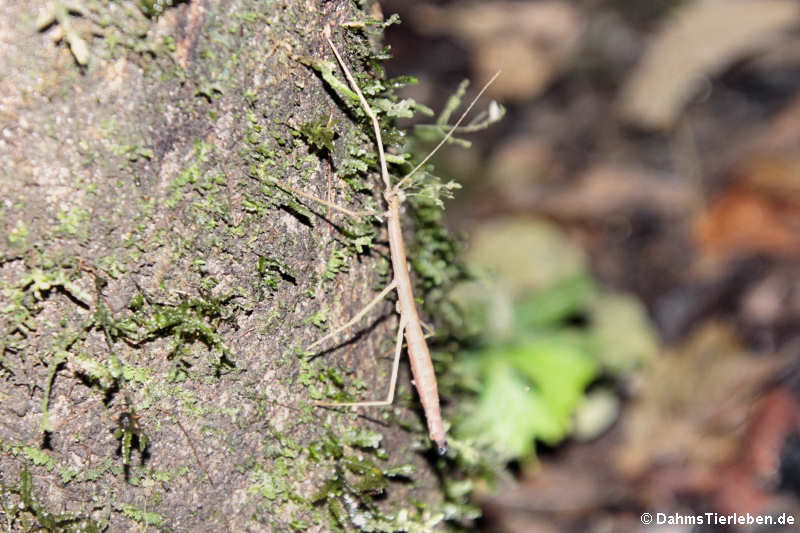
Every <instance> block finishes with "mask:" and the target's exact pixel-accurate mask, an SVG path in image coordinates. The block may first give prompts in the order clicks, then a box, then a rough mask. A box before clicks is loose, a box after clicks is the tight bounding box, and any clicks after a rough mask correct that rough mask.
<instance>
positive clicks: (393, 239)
mask: <svg viewBox="0 0 800 533" xmlns="http://www.w3.org/2000/svg"><path fill="white" fill-rule="evenodd" d="M327 40H328V44H329V45H330V47H331V50H333V54H334V55H335V56H336V60H337V61H338V62H339V66H340V67H341V68H342V71H344V74H345V77H346V78H347V82H348V84H349V85H350V88H351V89H352V90H353V92H355V93H356V95H358V100H359V102H360V104H361V107H362V108H363V110H364V113H365V114H366V115H367V116H368V117H369V119H370V121H371V122H372V127H373V129H374V132H375V144H376V146H377V148H378V160H379V163H380V172H381V180H382V181H383V185H384V192H383V198H384V200H385V202H386V207H387V210H386V212H385V214H384V215H385V216H386V226H387V230H388V234H389V251H390V255H391V259H392V270H393V271H394V278H393V279H392V282H391V283H389V285H388V286H387V287H386V288H385V289H383V291H381V293H380V294H378V295H377V296H376V297H375V298H374V299H373V300H372V301H370V302H369V303H368V304H367V305H366V307H364V308H363V309H362V310H361V311H359V312H358V313H357V314H356V315H355V316H354V317H353V318H352V319H351V320H349V321H348V322H347V323H346V324H344V325H343V326H341V327H339V328H337V329H336V330H335V331H332V332H331V333H329V334H328V335H325V336H324V337H322V338H321V339H319V340H317V341H316V342H314V343H312V344H311V345H309V346H308V348H307V349H308V350H311V349H312V348H314V347H315V346H317V345H319V344H321V343H322V342H324V341H325V340H327V339H329V338H331V337H333V336H334V335H337V334H338V333H340V332H342V331H344V330H346V329H347V328H349V327H351V326H353V325H354V324H356V323H357V322H358V321H359V320H360V319H361V318H362V317H363V316H364V315H365V314H366V313H367V312H368V311H369V310H370V309H371V308H372V307H374V306H375V305H377V304H378V303H379V302H380V301H381V300H383V298H385V297H386V295H388V294H389V293H390V292H391V291H393V290H396V291H397V312H398V314H399V315H400V320H399V324H398V327H397V338H396V341H395V349H394V361H393V363H392V375H391V378H390V383H389V391H388V393H387V395H386V399H385V400H375V401H366V402H350V403H331V402H315V405H318V406H325V407H373V406H385V405H391V404H392V402H393V401H394V394H395V388H396V385H397V373H398V369H399V366H400V353H401V351H402V348H403V335H404V334H405V339H406V346H407V351H408V359H409V361H410V363H411V374H412V376H413V378H414V384H415V385H416V387H417V393H418V394H419V399H420V402H421V403H422V408H423V410H424V412H425V418H426V420H427V422H428V434H429V436H430V439H431V441H433V442H434V443H435V444H436V447H437V449H438V452H439V454H440V455H444V454H445V453H447V439H446V437H445V429H444V424H443V422H442V415H441V411H440V408H439V392H438V387H437V383H436V374H435V373H434V370H433V363H432V361H431V355H430V351H429V350H428V344H427V343H426V342H425V335H424V334H423V332H422V325H421V321H420V318H419V313H418V312H417V306H416V303H415V302H414V290H413V285H412V283H411V277H410V275H409V270H408V260H407V258H406V249H405V242H404V240H403V231H402V227H401V224H400V205H401V204H402V203H403V201H404V200H405V195H404V194H403V186H404V185H406V184H407V183H408V182H409V180H410V179H411V178H412V176H413V175H414V174H415V173H416V172H417V171H418V170H419V169H420V168H422V166H423V165H424V164H425V163H427V162H428V160H429V159H430V158H431V157H433V155H434V154H435V153H436V152H437V151H438V150H439V148H441V147H442V146H443V145H444V144H445V143H446V142H447V141H448V140H449V139H450V137H451V136H452V134H453V132H455V131H456V129H457V128H458V127H459V125H460V124H461V122H462V121H463V120H464V118H465V117H466V116H467V114H468V113H469V112H470V110H471V109H472V107H473V106H474V105H475V103H476V102H477V101H478V99H479V98H480V97H481V95H482V94H483V93H484V92H485V91H486V89H488V88H489V85H491V84H492V82H493V81H494V80H495V79H496V78H497V76H498V75H499V74H500V73H499V72H498V73H497V74H495V75H494V77H492V79H490V80H489V81H488V82H487V83H486V85H484V87H483V88H482V89H481V90H480V92H479V93H478V95H477V96H476V97H475V98H474V99H473V100H472V102H471V103H470V104H469V106H467V108H466V110H465V111H464V113H463V114H462V115H461V117H460V118H459V119H458V121H456V123H455V125H453V126H452V127H451V128H450V129H449V130H448V132H447V134H446V135H445V136H444V137H443V138H442V140H441V141H440V142H439V144H438V145H436V147H435V148H434V149H433V150H432V151H431V152H430V153H429V154H428V155H427V156H426V157H425V158H424V159H423V160H422V161H421V162H420V163H419V164H418V165H417V166H416V167H414V169H413V170H411V172H409V173H408V174H406V175H405V176H403V178H401V179H400V180H399V181H398V182H397V183H396V184H394V185H392V180H391V178H390V176H389V170H388V168H387V164H386V155H385V153H384V149H383V139H382V137H381V129H380V124H379V122H378V118H377V116H376V115H375V113H374V112H373V110H372V108H371V107H370V105H369V103H368V102H367V99H366V98H364V95H363V93H362V92H361V89H360V88H359V87H358V85H357V84H356V82H355V79H354V78H353V75H352V74H351V73H350V69H349V68H348V67H347V64H346V63H345V62H344V60H343V59H342V56H341V55H340V54H339V51H338V50H337V49H336V46H334V44H333V41H331V40H330V39H327ZM304 196H306V197H307V195H304Z"/></svg>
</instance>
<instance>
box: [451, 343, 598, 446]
mask: <svg viewBox="0 0 800 533" xmlns="http://www.w3.org/2000/svg"><path fill="white" fill-rule="evenodd" d="M585 344H586V343H584V342H582V340H581V339H580V338H579V337H577V336H574V335H568V334H552V335H548V336H546V337H541V338H537V339H532V340H529V341H526V342H523V343H521V344H518V345H515V346H506V347H491V348H488V349H486V350H483V351H481V352H478V353H476V354H474V356H473V357H474V358H477V360H478V363H477V364H474V363H475V362H474V361H473V364H472V365H469V364H468V365H462V371H464V372H465V373H470V372H473V373H478V375H475V376H473V379H477V380H478V381H479V382H480V388H479V390H480V392H479V394H478V398H477V401H476V402H475V403H474V404H473V405H471V406H469V408H468V409H466V410H465V413H464V414H463V415H462V417H461V418H460V419H459V421H458V422H457V424H456V427H455V432H456V435H457V436H458V437H459V438H470V439H475V440H476V441H477V442H479V443H480V444H483V445H485V446H487V447H490V448H493V449H494V450H495V451H496V452H497V453H499V454H500V456H501V457H502V458H504V459H505V460H512V459H517V458H523V457H525V456H527V455H529V454H531V453H532V452H533V446H534V441H535V440H537V439H538V440H541V441H543V442H546V443H548V444H555V443H557V442H558V441H559V440H561V439H563V438H564V437H565V436H566V435H567V434H568V433H569V431H570V417H571V415H572V413H573V412H574V410H575V409H576V407H577V406H578V404H579V402H580V400H581V398H582V397H583V392H584V389H585V387H586V386H587V385H588V384H589V382H590V381H591V380H592V379H593V378H594V377H595V375H596V373H597V369H598V365H597V363H596V362H595V361H594V360H593V359H592V358H591V356H590V354H589V353H588V351H587V347H586V346H585Z"/></svg>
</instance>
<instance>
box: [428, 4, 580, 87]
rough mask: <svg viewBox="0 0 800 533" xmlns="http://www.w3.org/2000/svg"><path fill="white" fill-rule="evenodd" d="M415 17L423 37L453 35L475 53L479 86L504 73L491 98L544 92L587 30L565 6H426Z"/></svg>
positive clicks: (570, 7) (570, 8) (578, 14)
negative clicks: (425, 35)
mask: <svg viewBox="0 0 800 533" xmlns="http://www.w3.org/2000/svg"><path fill="white" fill-rule="evenodd" d="M414 18H415V20H414V22H415V23H416V24H417V25H418V27H419V29H420V31H422V32H423V33H427V34H430V35H452V36H453V37H455V38H457V39H460V40H461V41H462V42H464V43H466V44H467V45H468V46H469V47H470V48H471V49H472V52H473V53H472V54H471V57H473V58H474V60H475V70H476V71H477V72H478V77H479V79H478V82H479V84H480V83H483V82H484V81H486V80H488V79H489V78H490V77H491V76H492V75H493V74H494V73H495V72H497V71H498V70H502V71H503V75H502V76H501V77H500V78H499V79H498V80H497V81H496V82H495V83H494V84H493V85H492V87H490V88H489V93H490V94H491V95H492V96H493V97H495V98H503V99H524V98H531V97H533V96H536V95H537V94H538V93H539V92H541V91H542V90H543V89H544V88H545V87H546V86H547V84H548V83H549V82H550V81H551V80H552V79H553V77H554V76H555V75H556V74H557V73H558V72H559V70H560V67H561V65H562V64H563V62H564V59H565V58H566V57H568V56H569V55H570V53H571V52H572V51H574V50H575V48H576V44H577V43H578V37H579V36H580V34H581V32H582V30H583V22H582V20H581V16H580V13H579V12H578V10H577V9H576V8H575V7H573V6H572V5H570V4H569V3H568V2H559V1H550V2H531V3H524V2H491V3H477V4H454V5H452V6H447V7H434V6H426V7H424V8H421V9H419V10H418V12H417V15H416V16H415V17H414Z"/></svg>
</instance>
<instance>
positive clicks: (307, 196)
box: [269, 178, 382, 218]
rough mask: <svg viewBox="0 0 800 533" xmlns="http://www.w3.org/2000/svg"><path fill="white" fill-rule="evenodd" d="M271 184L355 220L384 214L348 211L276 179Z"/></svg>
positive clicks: (271, 180)
mask: <svg viewBox="0 0 800 533" xmlns="http://www.w3.org/2000/svg"><path fill="white" fill-rule="evenodd" d="M269 181H270V183H272V184H273V185H275V186H276V187H278V188H280V189H284V190H285V191H289V192H290V193H292V194H296V195H297V196H300V197H301V198H305V199H306V200H311V201H312V202H317V203H318V204H321V205H324V206H325V207H329V208H331V209H333V210H335V211H339V212H340V213H344V214H345V215H349V216H351V217H353V218H361V217H366V216H381V215H382V213H377V212H375V211H352V210H350V209H347V208H346V207H342V206H340V205H336V204H334V203H333V202H329V201H327V200H323V199H322V198H317V197H316V196H314V195H313V194H308V193H307V192H303V191H301V190H300V189H296V188H294V187H292V186H291V185H287V184H286V183H281V182H279V181H278V180H276V179H272V178H271V179H270V180H269Z"/></svg>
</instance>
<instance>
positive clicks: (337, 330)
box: [306, 280, 397, 350]
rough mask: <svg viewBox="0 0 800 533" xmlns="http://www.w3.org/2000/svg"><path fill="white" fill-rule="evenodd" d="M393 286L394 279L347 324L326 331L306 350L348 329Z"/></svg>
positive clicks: (395, 282)
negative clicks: (325, 333) (326, 332)
mask: <svg viewBox="0 0 800 533" xmlns="http://www.w3.org/2000/svg"><path fill="white" fill-rule="evenodd" d="M395 287H397V281H396V280H392V282H391V283H390V284H389V285H387V286H386V288H385V289H383V290H382V291H381V292H380V294H378V295H377V296H376V297H375V298H373V299H372V301H371V302H369V303H368V304H367V305H365V306H364V308H363V309H361V311H359V312H358V313H356V315H355V316H354V317H353V318H351V319H350V320H349V321H348V322H347V324H345V325H343V326H339V327H338V328H336V329H335V330H333V331H331V332H330V333H328V334H327V335H325V336H324V337H322V338H321V339H317V340H316V341H314V342H312V343H311V344H309V345H308V347H307V348H306V350H311V349H312V348H314V346H317V345H318V344H321V343H322V342H324V341H326V340H328V339H330V338H331V337H333V336H335V335H338V334H339V333H341V332H342V331H344V330H346V329H348V328H349V327H351V326H353V325H354V324H355V323H357V322H358V321H359V320H361V319H362V318H364V315H366V314H367V313H368V312H369V310H370V309H372V308H373V307H375V306H376V305H378V304H379V303H380V302H381V300H383V299H384V298H386V295H387V294H389V293H390V292H392V291H393V290H394V289H395Z"/></svg>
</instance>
